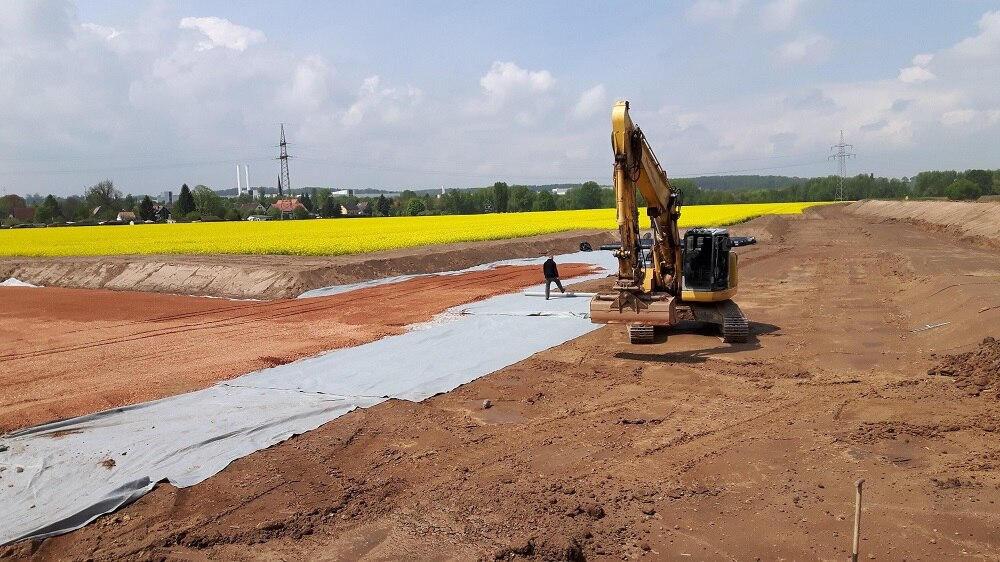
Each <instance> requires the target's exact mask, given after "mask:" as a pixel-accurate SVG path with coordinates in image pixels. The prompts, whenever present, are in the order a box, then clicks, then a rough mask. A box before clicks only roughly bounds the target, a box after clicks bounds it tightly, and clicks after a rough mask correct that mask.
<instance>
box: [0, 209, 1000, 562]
mask: <svg viewBox="0 0 1000 562" xmlns="http://www.w3.org/2000/svg"><path fill="white" fill-rule="evenodd" d="M734 230H743V231H745V232H747V233H752V234H754V235H756V236H757V237H758V239H759V240H761V243H760V244H758V245H757V246H753V247H749V248H746V249H741V250H740V252H741V265H742V271H741V282H742V286H741V289H740V295H739V296H738V298H737V301H738V302H739V303H740V304H741V306H742V307H743V308H744V310H745V311H746V312H747V314H748V316H749V317H750V318H751V320H752V325H751V339H750V341H749V342H748V343H746V344H740V345H727V344H723V343H721V342H720V340H719V338H718V337H716V336H715V335H714V334H713V333H712V330H711V329H710V328H709V327H707V326H704V325H699V324H695V323H691V324H685V325H682V326H681V327H680V328H679V329H676V330H674V331H672V332H671V333H670V335H669V336H666V335H660V337H659V338H658V340H657V341H656V342H655V343H654V344H651V345H644V346H637V345H631V344H629V343H628V340H627V337H626V335H625V333H624V330H623V329H622V328H620V327H613V326H612V327H606V328H602V329H600V330H597V331H595V332H592V333H590V334H588V335H586V336H584V337H581V338H578V339H576V340H573V341H571V342H568V343H566V344H564V345H562V346H559V347H556V348H553V349H550V350H548V351H545V352H542V353H539V354H536V355H535V356H533V357H531V358H529V359H527V360H525V361H522V362H520V363H518V364H515V365H512V366H510V367H508V368H506V369H503V370H501V371H498V372H496V373H493V374H491V375H489V376H486V377H483V378H482V379H479V380H477V381H475V382H472V383H470V384H467V385H464V386H462V387H460V388H458V389H456V390H455V391H453V392H450V393H447V394H443V395H439V396H436V397H433V398H431V399H428V400H425V401H424V402H421V403H410V402H404V401H396V400H393V401H389V402H386V403H383V404H381V405H379V406H376V407H374V408H370V409H368V410H362V411H355V412H353V413H351V414H348V415H347V416H344V417H342V418H340V419H338V420H335V421H333V422H331V423H328V424H326V425H325V426H323V427H321V428H319V429H317V430H315V431H312V432H310V433H308V434H305V435H302V436H299V437H296V438H293V439H291V440H289V441H287V442H285V443H282V444H280V445H277V446H274V447H271V448H270V449H268V450H265V451H261V452H258V453H256V454H253V455H251V456H249V457H246V458H243V459H241V460H238V461H236V462H234V463H233V464H231V465H230V466H229V467H228V468H227V469H226V470H224V471H223V472H221V473H219V474H218V475H216V476H215V477H213V478H211V479H209V480H207V481H205V482H204V483H202V484H199V485H197V486H193V487H191V488H186V489H181V490H178V489H176V488H174V487H172V486H169V485H160V486H159V487H157V489H155V490H154V491H153V492H152V493H150V494H148V495H147V496H145V497H143V498H142V499H140V500H138V501H137V502H136V503H134V504H132V505H131V506H129V507H127V508H125V509H122V510H120V511H119V512H118V513H115V514H112V515H109V516H105V517H102V518H101V519H100V520H98V521H97V522H95V523H93V524H91V525H89V526H87V527H85V528H84V529H82V530H80V531H77V532H74V533H70V534H68V535H64V536H60V537H55V538H51V539H47V540H44V541H36V542H25V543H21V544H16V545H12V546H9V547H6V548H5V549H0V558H6V559H29V560H40V561H41V560H95V561H96V560H176V561H180V560H186V561H195V560H268V561H277V560H330V561H332V560H359V559H362V560H399V559H417V560H477V559H478V560H628V559H650V560H712V561H714V560H741V561H742V560H803V561H804V560H831V561H832V560H838V561H843V560H849V559H850V547H851V533H852V520H853V509H854V497H855V484H854V483H855V481H856V480H858V479H864V480H865V484H864V512H863V516H862V541H861V558H862V559H863V560H893V561H897V560H898V561H902V560H907V561H914V560H924V561H930V560H934V561H940V560H998V559H1000V531H997V529H1000V505H998V504H997V502H998V501H1000V450H998V448H997V442H998V438H1000V401H998V396H1000V343H997V341H995V340H993V339H992V338H991V336H996V335H1000V255H998V253H997V252H996V251H995V250H990V249H987V248H983V247H979V246H975V245H973V244H971V243H969V242H963V241H960V240H958V239H957V238H954V237H950V235H946V234H942V233H929V232H924V231H921V230H918V229H916V228H914V227H912V226H908V225H906V224H901V223H892V222H880V221H879V220H876V219H870V218H865V217H861V216H856V215H851V214H847V213H845V212H844V211H843V209H842V208H836V207H833V208H824V209H820V210H817V211H813V212H809V213H807V214H806V215H804V216H802V217H765V218H763V219H758V220H756V221H753V222H751V223H749V224H747V225H742V226H741V227H740V228H739V229H734ZM607 284H608V282H607V281H595V282H589V283H587V284H583V285H582V286H581V287H579V288H580V289H593V288H598V287H600V286H601V285H607ZM945 323H946V324H945ZM935 325H937V326H936V327H932V328H927V327H928V326H935ZM311 329H312V328H311ZM311 337H312V334H311V333H309V332H306V333H303V334H302V338H303V339H310V338H311ZM42 348H44V346H39V349H42ZM456 352H460V350H456ZM485 399H490V400H491V402H492V404H493V406H492V407H491V408H488V409H484V408H483V401H484V400H485Z"/></svg>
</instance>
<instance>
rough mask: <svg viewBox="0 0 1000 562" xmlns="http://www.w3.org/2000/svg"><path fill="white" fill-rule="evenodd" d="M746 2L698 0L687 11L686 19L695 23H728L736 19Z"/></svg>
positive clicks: (736, 0) (743, 0) (737, 0)
mask: <svg viewBox="0 0 1000 562" xmlns="http://www.w3.org/2000/svg"><path fill="white" fill-rule="evenodd" d="M744 5H746V0H698V1H697V2H695V3H694V4H693V5H692V6H691V7H690V8H688V10H687V17H688V19H690V20H692V21H696V22H704V23H711V22H728V21H732V20H734V19H736V16H738V15H739V14H740V11H742V10H743V6H744Z"/></svg>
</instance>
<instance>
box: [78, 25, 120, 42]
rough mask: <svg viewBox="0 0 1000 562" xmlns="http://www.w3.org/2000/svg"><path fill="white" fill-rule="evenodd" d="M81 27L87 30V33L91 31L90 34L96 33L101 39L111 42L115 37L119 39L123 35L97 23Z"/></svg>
mask: <svg viewBox="0 0 1000 562" xmlns="http://www.w3.org/2000/svg"><path fill="white" fill-rule="evenodd" d="M80 27H82V28H84V29H86V30H87V31H90V32H92V33H94V34H96V35H98V36H100V37H103V38H105V39H107V40H108V41H110V40H112V39H114V38H115V37H118V36H119V35H121V34H122V32H121V31H118V30H117V29H115V28H113V27H105V26H103V25H97V24H96V23H85V24H82V25H81V26H80Z"/></svg>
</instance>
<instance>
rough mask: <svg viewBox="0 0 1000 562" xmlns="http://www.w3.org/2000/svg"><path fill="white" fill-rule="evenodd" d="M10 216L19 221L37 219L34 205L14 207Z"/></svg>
mask: <svg viewBox="0 0 1000 562" xmlns="http://www.w3.org/2000/svg"><path fill="white" fill-rule="evenodd" d="M10 218H12V219H17V220H19V221H25V222H31V221H33V220H35V208H34V207H14V208H13V209H11V210H10Z"/></svg>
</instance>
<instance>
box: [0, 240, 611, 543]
mask: <svg viewBox="0 0 1000 562" xmlns="http://www.w3.org/2000/svg"><path fill="white" fill-rule="evenodd" d="M557 261H559V262H562V263H569V262H576V263H592V264H594V265H598V266H601V267H603V268H605V269H606V270H613V269H614V268H615V267H617V262H615V261H614V258H613V257H611V256H610V254H609V253H608V252H592V253H591V252H581V253H579V254H571V255H566V256H559V257H558V259H557ZM534 262H537V263H538V264H540V263H541V260H532V261H531V262H530V263H534ZM503 263H509V262H503ZM521 263H524V261H522V262H521ZM495 265H497V264H489V266H495ZM489 266H483V267H489ZM483 267H480V268H479V269H482V268H483ZM604 275H606V273H602V274H599V275H597V276H604ZM591 277H594V276H591ZM401 279H405V278H396V280H397V281H398V280H401ZM385 282H392V281H391V280H382V281H379V282H377V283H385ZM368 285H370V284H358V285H355V286H354V287H358V286H368ZM539 287H542V288H544V286H536V287H533V288H531V290H538V289H539ZM333 292H340V291H333ZM589 302H590V299H588V298H564V299H552V300H548V301H546V300H545V299H541V298H537V297H525V296H523V295H519V294H515V295H504V296H499V297H495V298H492V299H488V300H485V301H481V302H478V303H474V304H471V305H464V306H461V307H456V308H455V309H452V310H450V311H448V312H447V313H446V314H444V315H442V320H441V321H439V322H429V323H426V324H422V325H419V326H417V327H416V328H417V329H414V330H413V331H410V332H407V333H405V334H402V335H399V336H393V337H389V338H384V339H381V340H378V341H375V342H372V343H369V344H365V345H362V346H358V347H354V348H347V349H341V350H337V351H332V352H329V353H325V354H322V355H319V356H317V357H313V358H309V359H305V360H301V361H296V362H294V363H289V364H287V365H281V366H277V367H274V368H271V369H265V370H262V371H257V372H254V373H250V374H247V375H244V376H242V377H238V378H236V379H232V380H230V381H226V382H224V383H219V384H217V385H215V386H213V387H211V388H208V389H205V390H201V391H197V392H191V393H188V394H183V395H179V396H174V397H170V398H164V399H162V400H157V401H153V402H147V403H144V404H138V405H135V406H130V407H125V408H119V409H115V410H109V411H105V412H100V413H97V414H92V415H89V416H83V417H80V418H74V419H70V420H64V421H60V422H54V423H50V424H45V425H42V426H36V427H33V428H28V429H24V430H20V431H17V432H14V433H11V434H8V435H5V436H2V437H0V544H6V543H9V542H12V541H15V540H19V539H24V538H30V537H44V536H51V535H55V534H59V533H63V532H67V531H70V530H73V529H77V528H79V527H82V526H83V525H86V524H87V523H89V522H90V521H93V520H94V519H96V518H97V517H98V516H100V515H102V514H104V513H109V512H111V511H114V510H115V509H117V508H119V507H121V506H122V505H125V504H127V503H130V502H132V501H134V500H136V499H138V498H139V497H141V496H142V495H143V494H145V493H146V492H148V491H149V490H151V489H152V487H153V486H154V485H155V483H156V482H159V481H163V480H166V481H169V482H171V483H172V484H174V485H176V486H178V487H186V486H192V485H194V484H197V483H199V482H201V481H203V480H205V479H207V478H209V477H211V476H212V475H214V474H216V473H217V472H219V471H220V470H222V469H223V468H225V467H226V465H228V464H229V463H230V462H232V461H233V460H236V459H238V458H241V457H243V456H246V455H248V454H250V453H253V452H255V451H258V450H261V449H264V448H267V447H269V446H271V445H273V444H275V443H279V442H281V441H283V440H285V439H287V438H289V437H291V436H292V435H296V434H300V433H303V432H305V431H309V430H311V429H315V428H316V427H319V426H320V425H322V424H324V423H326V422H328V421H330V420H333V419H335V418H337V417H339V416H341V415H343V414H345V413H347V412H349V411H351V410H353V409H354V408H365V407H369V406H372V405H375V404H378V403H379V402H382V401H383V400H386V399H387V398H401V399H406V400H422V399H424V398H427V397H429V396H433V395H435V394H438V393H442V392H447V391H449V390H452V389H454V388H455V387H457V386H459V385H462V384H465V383H467V382H470V381H472V380H475V379H476V378H479V377H481V376H483V375H486V374H488V373H491V372H493V371H496V370H498V369H501V368H503V367H505V366H507V365H511V364H513V363H516V362H518V361H520V360H522V359H525V358H527V357H529V356H531V355H532V354H534V353H537V352H539V351H542V350H545V349H548V348H550V347H553V346H556V345H559V344H561V343H563V342H566V341H568V340H570V339H573V338H576V337H578V336H580V335H583V334H585V333H587V332H590V331H592V330H594V329H596V328H598V327H599V326H598V325H595V324H591V323H590V321H589V318H588V315H587V312H588V307H589ZM5 447H6V449H5V450H4V448H5Z"/></svg>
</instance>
